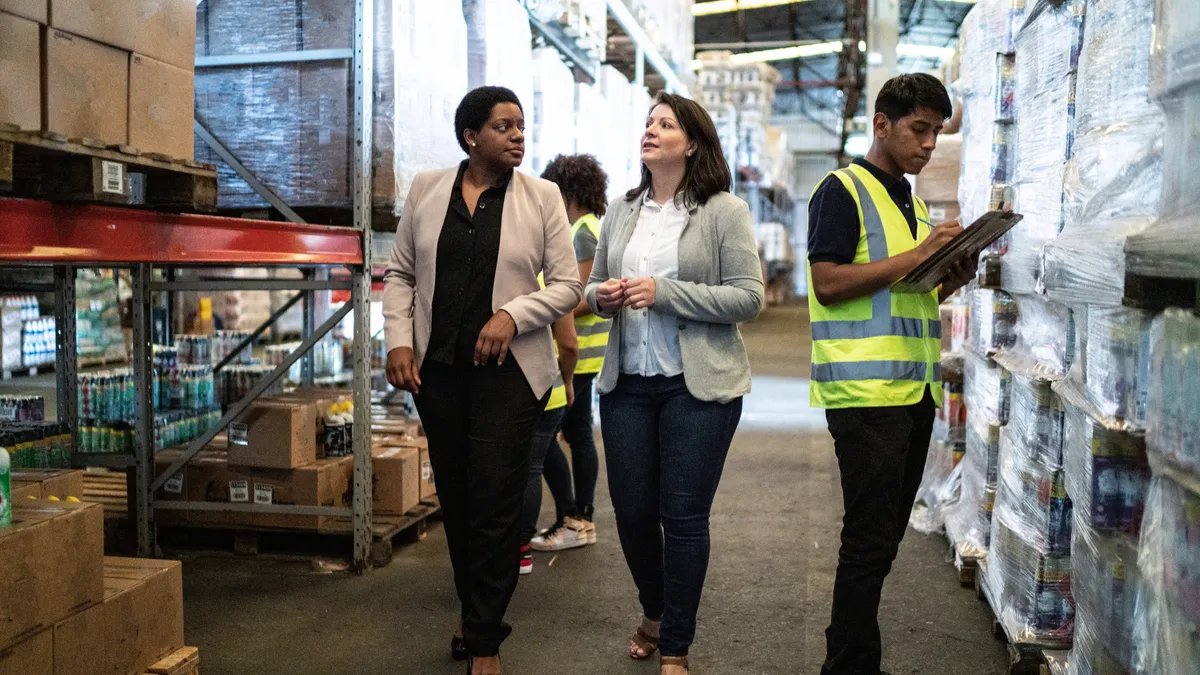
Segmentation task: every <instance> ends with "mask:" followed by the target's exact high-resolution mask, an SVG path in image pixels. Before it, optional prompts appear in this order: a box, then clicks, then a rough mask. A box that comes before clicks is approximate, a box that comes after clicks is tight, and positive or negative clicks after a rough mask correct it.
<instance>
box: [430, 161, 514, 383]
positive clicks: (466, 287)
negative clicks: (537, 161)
mask: <svg viewBox="0 0 1200 675" xmlns="http://www.w3.org/2000/svg"><path fill="white" fill-rule="evenodd" d="M466 169H467V162H466V161H463V163H462V164H461V165H459V167H458V177H457V178H455V179H454V188H453V189H452V191H451V192H450V205H449V208H447V209H446V221H445V222H444V223H443V224H442V233H441V236H439V238H438V248H437V273H436V277H435V280H434V288H433V316H432V326H431V330H430V335H429V349H428V352H427V353H426V358H429V359H433V360H434V361H435V362H437V363H442V364H445V365H449V366H453V365H455V364H456V361H457V363H458V365H466V364H470V363H471V360H472V358H473V357H474V353H475V342H476V341H477V340H478V339H479V332H480V331H482V330H483V327H484V325H485V324H487V322H488V320H489V319H491V318H492V314H493V312H492V287H493V286H494V285H495V281H496V261H497V259H498V258H499V257H500V227H501V215H502V214H503V212H504V195H505V193H506V192H507V191H508V184H509V182H510V181H511V180H512V173H511V172H510V173H509V174H508V175H507V176H506V178H505V180H504V182H503V183H502V184H500V185H497V186H495V187H491V188H488V189H487V190H485V191H484V193H483V194H482V195H480V197H479V203H478V204H476V206H475V214H474V215H472V214H471V211H470V210H469V209H468V208H467V203H466V202H465V201H464V200H463V194H462V181H463V172H464V171H466Z"/></svg>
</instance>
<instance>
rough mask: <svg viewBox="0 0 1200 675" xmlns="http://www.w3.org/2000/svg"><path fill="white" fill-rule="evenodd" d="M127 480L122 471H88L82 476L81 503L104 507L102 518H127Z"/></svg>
mask: <svg viewBox="0 0 1200 675" xmlns="http://www.w3.org/2000/svg"><path fill="white" fill-rule="evenodd" d="M128 481H129V478H128V476H127V475H126V474H125V472H124V471H110V470H107V469H88V470H87V471H85V472H84V474H83V501H85V502H92V503H94V504H101V505H103V506H104V517H105V519H109V518H119V519H125V518H128V517H129V482H128Z"/></svg>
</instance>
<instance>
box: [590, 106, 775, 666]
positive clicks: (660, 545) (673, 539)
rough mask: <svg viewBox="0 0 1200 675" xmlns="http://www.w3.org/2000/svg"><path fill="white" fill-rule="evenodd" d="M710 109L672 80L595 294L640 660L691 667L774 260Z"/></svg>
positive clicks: (604, 251) (606, 418)
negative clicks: (658, 657) (722, 484)
mask: <svg viewBox="0 0 1200 675" xmlns="http://www.w3.org/2000/svg"><path fill="white" fill-rule="evenodd" d="M729 185H730V173H729V165H728V164H727V163H726V162H725V158H724V154H723V153H722V152H721V142H720V140H719V138H718V137H717V131H716V128H715V127H714V126H713V122H712V119H711V118H710V117H709V116H708V113H707V112H705V111H704V108H702V107H701V106H700V105H698V104H697V103H696V102H695V101H692V100H689V99H686V98H683V97H679V96H674V95H670V94H665V93H664V94H660V95H659V97H658V99H657V100H656V102H655V105H654V106H653V108H652V109H651V110H650V115H649V117H648V118H647V120H646V131H645V134H644V135H643V137H642V181H641V184H640V185H639V186H638V187H636V188H634V189H633V190H630V191H629V192H628V193H626V194H625V196H624V197H622V198H620V199H617V200H616V201H614V202H613V204H612V205H611V206H610V207H609V208H608V214H607V215H606V216H605V218H604V225H603V227H602V228H601V229H600V241H599V244H598V246H597V248H596V257H595V262H594V265H593V267H592V276H591V279H590V280H589V281H590V283H589V284H588V288H587V302H588V305H590V306H591V308H592V311H593V312H595V313H596V314H598V315H600V316H604V317H609V318H612V319H613V320H614V323H613V326H612V331H611V334H610V338H609V342H608V354H607V356H606V357H605V361H604V369H603V371H602V372H601V373H600V379H599V383H598V386H597V389H598V390H599V392H600V418H601V422H602V425H601V426H602V429H601V431H602V433H603V435H604V450H605V457H606V461H607V465H608V484H609V491H610V492H611V494H612V500H613V507H614V508H615V510H616V516H617V530H618V535H619V536H620V539H621V548H622V549H623V550H624V552H625V560H626V562H627V563H628V564H629V570H630V572H632V573H633V580H634V583H635V584H637V588H638V596H639V600H640V601H641V605H642V613H643V619H642V621H641V624H640V625H639V626H638V628H637V630H636V632H635V633H634V636H633V638H632V640H631V643H630V645H629V655H630V656H631V657H633V658H635V659H645V658H649V657H650V656H651V655H652V654H653V653H654V652H655V651H658V650H660V649H661V653H662V675H680V674H682V673H686V672H687V667H688V665H687V653H688V648H689V647H690V645H691V643H692V639H693V637H694V635H695V631H696V611H697V609H698V608H699V605H700V595H701V591H702V590H703V587H704V577H705V574H706V572H707V570H708V556H709V532H708V529H709V528H708V525H709V512H710V511H711V509H712V502H713V497H714V496H715V494H716V490H717V483H718V482H719V481H720V479H721V470H722V468H723V467H724V464H725V456H726V454H727V453H728V451H729V444H730V442H731V441H732V439H733V433H734V431H735V430H736V429H737V425H738V421H739V419H740V418H741V413H742V396H744V395H745V394H747V393H748V392H749V391H750V362H749V360H748V359H747V357H746V350H745V347H744V345H743V343H742V337H741V334H740V333H739V332H738V329H737V324H738V323H740V322H743V321H749V320H751V319H754V318H755V317H756V316H758V313H759V311H761V309H762V303H763V282H762V268H761V266H760V263H759V260H758V247H757V245H756V243H755V239H754V229H753V226H752V224H751V221H750V211H749V209H748V208H747V206H746V203H745V202H743V201H742V200H740V199H738V198H737V197H734V196H733V195H731V194H730V193H729V192H728V191H727V190H728V189H729Z"/></svg>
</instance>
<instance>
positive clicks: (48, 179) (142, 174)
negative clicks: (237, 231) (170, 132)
mask: <svg viewBox="0 0 1200 675" xmlns="http://www.w3.org/2000/svg"><path fill="white" fill-rule="evenodd" d="M6 193H7V194H9V195H11V196H14V197H27V198H30V199H48V200H51V201H65V202H88V203H101V204H119V205H123V206H146V207H149V208H153V209H158V210H164V211H199V212H205V213H210V212H214V211H216V209H217V169H216V167H215V166H213V165H212V164H202V163H200V162H193V161H191V160H186V159H176V158H174V157H169V156H167V155H161V154H157V153H141V152H139V151H138V150H137V148H133V147H130V146H127V145H112V144H107V143H104V142H102V141H98V140H95V139H91V138H67V137H66V136H64V135H63V134H58V133H54V132H39V131H22V130H21V129H20V127H17V126H15V125H12V124H0V194H6Z"/></svg>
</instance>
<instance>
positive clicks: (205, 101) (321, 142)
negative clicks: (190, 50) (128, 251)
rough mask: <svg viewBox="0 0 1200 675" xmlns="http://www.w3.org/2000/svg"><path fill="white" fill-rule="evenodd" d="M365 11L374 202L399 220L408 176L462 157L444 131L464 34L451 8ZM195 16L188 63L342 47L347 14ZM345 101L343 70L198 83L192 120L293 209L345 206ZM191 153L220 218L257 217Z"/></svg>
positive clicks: (220, 12) (249, 8)
mask: <svg viewBox="0 0 1200 675" xmlns="http://www.w3.org/2000/svg"><path fill="white" fill-rule="evenodd" d="M375 8H376V11H375V17H374V29H375V59H374V63H375V97H374V102H373V120H372V122H371V123H372V125H373V128H374V158H373V164H374V185H373V200H374V205H375V208H377V209H385V208H386V209H395V210H396V211H397V212H398V211H399V209H400V207H401V206H402V203H403V200H404V197H405V195H407V193H408V188H409V185H410V184H411V181H412V177H413V176H414V175H415V174H416V173H417V172H420V171H424V170H429V169H435V168H442V167H446V166H452V165H453V164H454V163H455V162H456V161H458V160H459V159H461V157H462V152H461V150H460V149H459V148H458V145H457V143H456V142H455V140H454V124H453V121H454V110H455V108H456V106H457V105H458V101H459V100H460V99H461V98H462V95H463V94H465V93H466V90H467V49H466V24H465V22H464V18H463V13H462V7H461V6H460V5H459V4H458V3H454V2H416V1H415V0H384V1H381V2H377V3H376V5H375ZM523 11H524V10H522V12H523ZM198 12H199V13H198V17H197V31H198V33H199V35H198V39H197V55H198V56H221V55H230V54H255V53H271V52H291V51H303V50H316V49H345V48H349V47H351V45H352V36H353V24H354V5H353V3H345V2H336V1H335V0H302V1H300V2H296V3H279V2H274V1H273V0H236V1H235V0H208V2H205V3H203V4H201V5H200V6H199V9H198ZM431 25H432V26H437V30H427V27H428V26H431ZM352 96H353V70H352V65H351V62H350V61H349V60H326V61H308V62H302V63H276V64H259V65H251V66H224V67H220V68H201V69H198V70H197V72H196V109H197V117H198V118H200V119H201V120H202V121H204V122H205V123H206V124H207V125H208V127H209V128H210V129H211V130H212V131H213V133H214V134H215V135H216V136H217V138H218V139H220V140H221V141H222V142H223V143H224V144H225V145H226V147H228V148H229V149H230V151H232V152H233V154H234V155H236V156H237V157H238V159H239V160H241V162H242V163H243V164H245V165H246V167H247V168H248V169H249V170H250V171H252V172H253V173H255V175H257V176H258V177H259V179H260V180H262V181H263V182H264V183H266V184H267V185H268V186H269V187H270V188H271V189H273V190H274V191H275V192H276V193H277V194H279V196H280V197H281V198H282V199H283V200H284V201H285V202H287V203H288V204H289V205H292V206H294V207H320V208H333V209H344V208H346V207H348V206H350V205H351V203H352V192H353V179H352V175H353V172H352V163H353V153H354V147H353V142H352V141H353V139H352V133H351V129H352V125H351V121H352V118H353V100H352ZM196 148H197V153H196V154H197V157H196V158H197V160H200V161H207V162H213V163H216V164H217V165H218V169H219V172H220V176H219V185H220V201H219V205H220V206H221V207H223V208H238V209H252V208H265V207H266V206H267V204H266V202H265V201H264V200H263V199H262V198H261V197H259V196H258V194H257V193H255V192H254V191H253V190H252V189H251V188H250V187H249V185H247V184H246V183H245V181H243V180H242V179H241V178H240V177H238V176H237V174H236V173H234V172H233V170H232V169H230V168H229V167H228V166H226V165H225V164H224V163H223V162H221V161H220V160H219V159H218V157H217V155H216V154H215V153H214V152H213V151H212V150H211V149H210V148H209V147H208V146H207V145H206V144H205V143H204V142H203V141H201V140H199V139H197V143H196Z"/></svg>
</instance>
